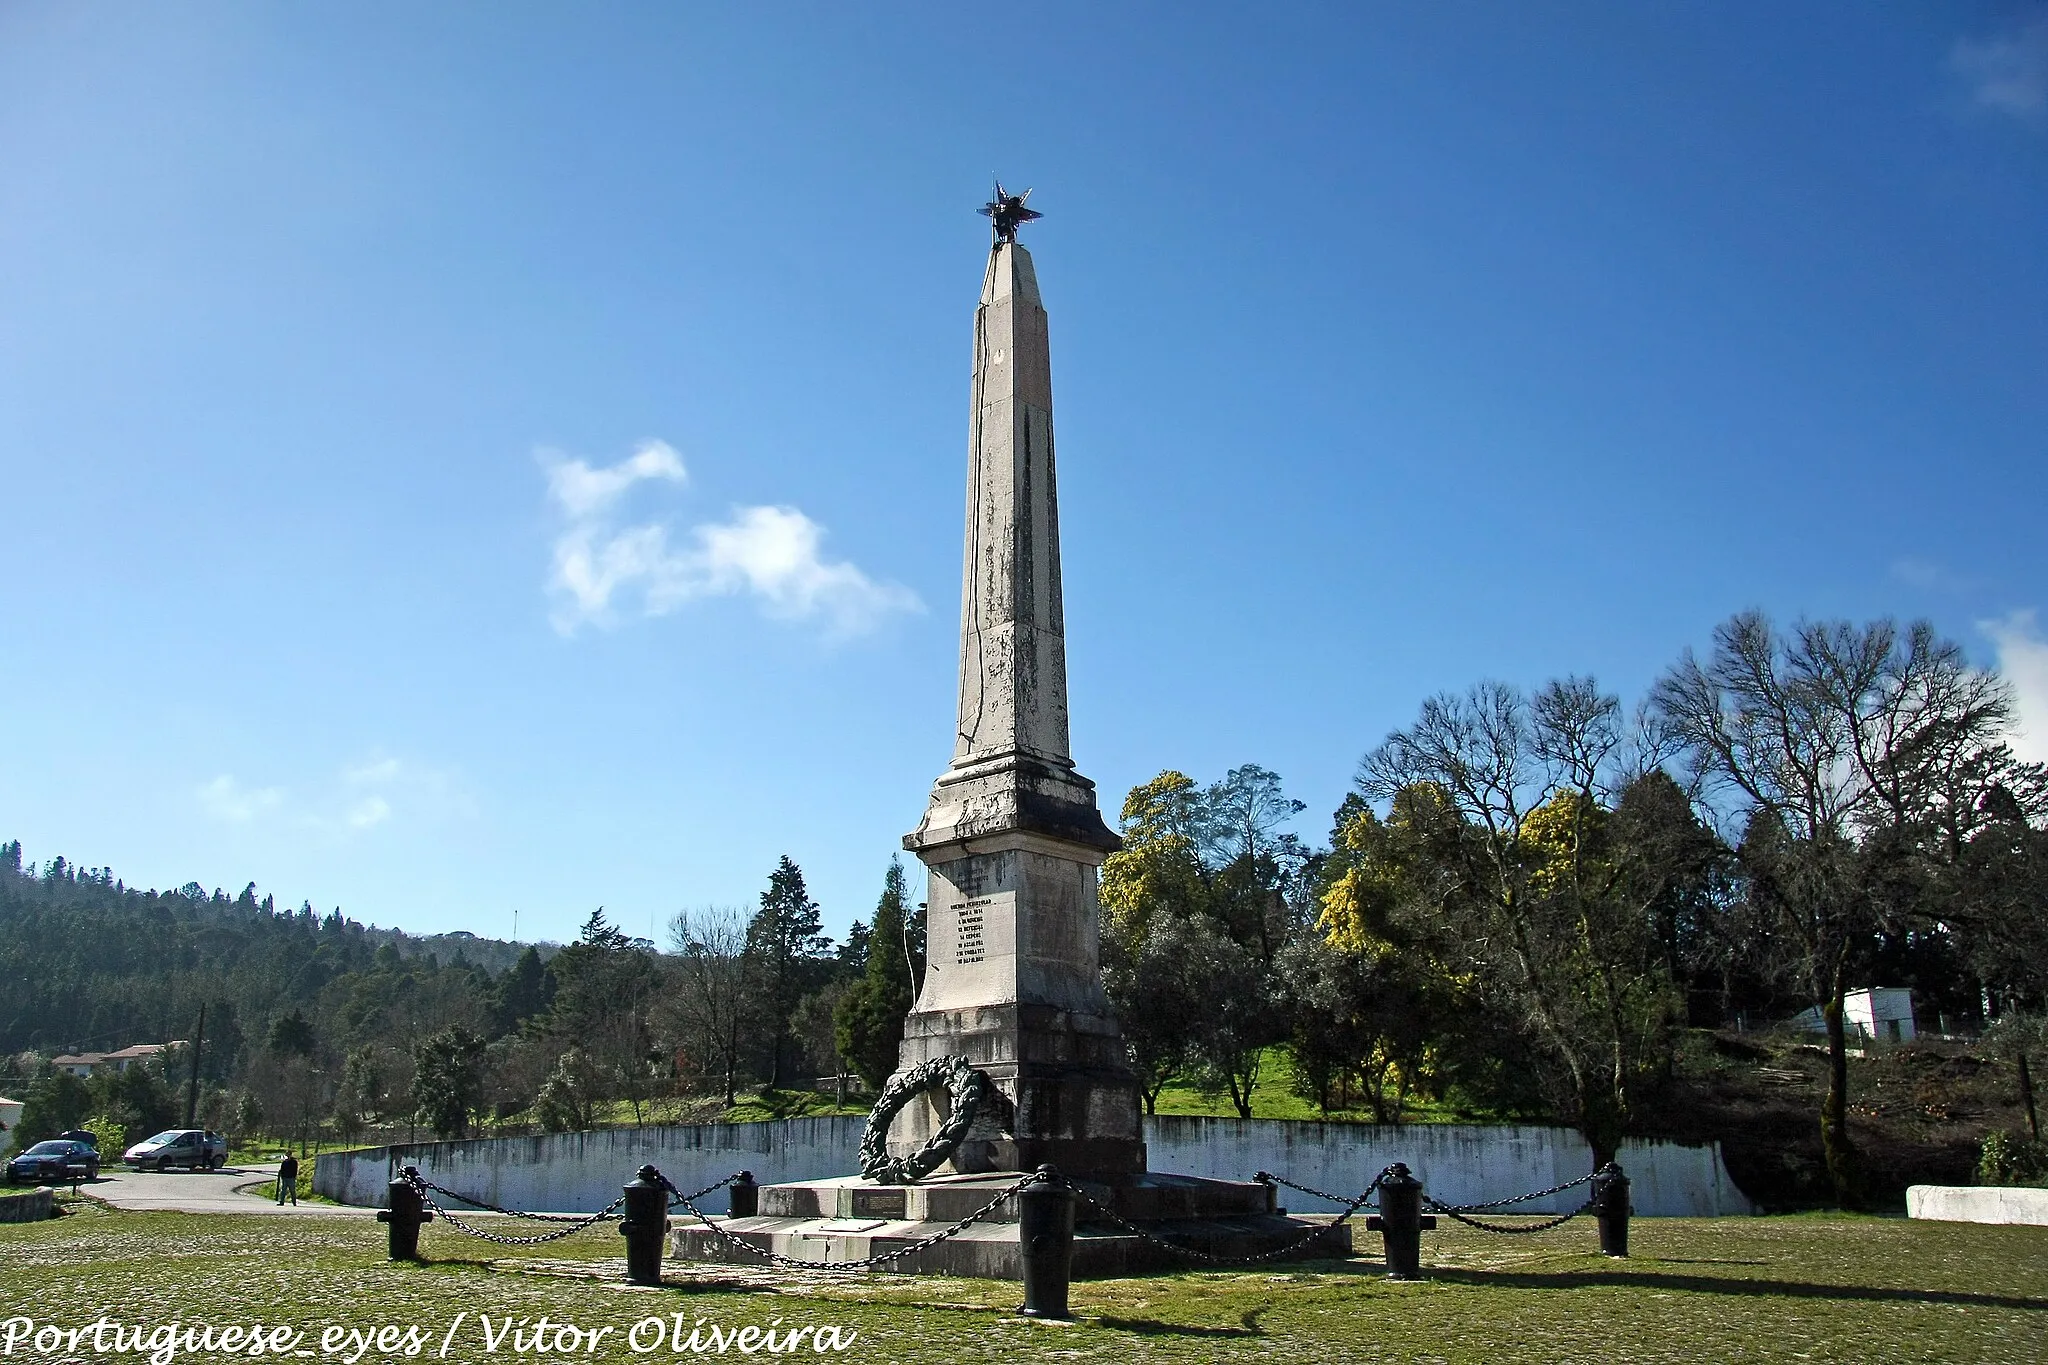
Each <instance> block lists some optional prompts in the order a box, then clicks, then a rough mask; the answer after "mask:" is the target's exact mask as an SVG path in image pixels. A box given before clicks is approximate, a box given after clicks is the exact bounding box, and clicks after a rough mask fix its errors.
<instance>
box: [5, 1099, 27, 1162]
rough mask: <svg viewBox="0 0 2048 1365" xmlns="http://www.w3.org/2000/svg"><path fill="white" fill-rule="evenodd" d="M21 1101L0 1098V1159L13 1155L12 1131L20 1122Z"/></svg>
mask: <svg viewBox="0 0 2048 1365" xmlns="http://www.w3.org/2000/svg"><path fill="white" fill-rule="evenodd" d="M22 1108H23V1104H22V1101H20V1100H10V1099H5V1098H0V1157H5V1156H9V1155H11V1154H12V1153H13V1151H14V1147H15V1142H14V1129H15V1127H16V1126H17V1125H18V1124H20V1122H21V1111H22Z"/></svg>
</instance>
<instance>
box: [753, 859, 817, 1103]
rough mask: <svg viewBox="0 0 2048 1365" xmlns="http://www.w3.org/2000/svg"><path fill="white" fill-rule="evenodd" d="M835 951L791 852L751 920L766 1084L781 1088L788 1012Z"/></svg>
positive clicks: (793, 1008) (786, 1040) (756, 995)
mask: <svg viewBox="0 0 2048 1365" xmlns="http://www.w3.org/2000/svg"><path fill="white" fill-rule="evenodd" d="M831 951H832V940H831V939H829V938H827V937H826V936H825V933H824V930H823V927H822V925H821V923H820V921H819V919H818V904H817V902H816V901H814V900H812V899H811V895H810V892H809V891H808V890H806V889H805V887H804V874H803V871H802V869H800V868H799V867H798V866H797V865H796V864H795V863H793V862H791V861H790V860H789V857H788V855H787V854H785V855H784V856H783V858H782V861H781V862H780V863H778V864H777V865H776V868H775V871H774V872H773V873H771V874H770V875H769V877H768V889H767V890H766V891H763V892H762V893H761V908H760V910H759V911H757V912H756V913H755V915H754V918H753V920H752V921H751V922H750V923H749V924H748V925H747V961H748V965H749V967H750V969H751V972H750V974H751V975H752V977H753V982H754V990H753V992H752V994H753V995H754V999H755V1005H756V1008H757V1011H758V1012H759V1014H761V1015H763V1016H765V1018H763V1020H762V1022H763V1024H764V1025H765V1026H766V1027H767V1029H768V1031H769V1037H770V1038H771V1040H772V1041H771V1044H770V1055H769V1059H768V1088H769V1089H771V1090H776V1089H780V1088H781V1086H782V1081H783V1067H782V1063H783V1055H784V1053H785V1052H787V1051H788V1043H789V1016H790V1014H791V1013H792V1012H793V1011H795V1009H796V1006H797V1002H798V1001H800V1000H802V999H803V998H804V996H806V995H808V994H809V993H810V992H811V991H812V990H813V989H814V988H815V986H816V980H815V978H817V977H818V975H819V974H820V973H819V968H820V966H821V965H823V964H824V962H825V961H826V959H827V957H828V955H829V954H830V953H831Z"/></svg>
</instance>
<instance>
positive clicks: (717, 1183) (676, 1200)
mask: <svg viewBox="0 0 2048 1365" xmlns="http://www.w3.org/2000/svg"><path fill="white" fill-rule="evenodd" d="M745 1174H746V1172H745V1171H734V1172H733V1173H732V1174H731V1175H729V1176H727V1177H726V1178H725V1179H723V1180H714V1181H712V1182H711V1183H710V1184H709V1185H706V1186H705V1187H704V1188H703V1189H701V1190H698V1191H697V1192H696V1193H695V1194H683V1193H682V1192H680V1191H679V1190H677V1189H676V1187H675V1186H673V1185H670V1184H669V1182H668V1177H667V1176H663V1177H662V1178H661V1183H662V1184H663V1185H664V1186H666V1187H667V1189H668V1191H669V1201H668V1210H669V1212H670V1213H674V1212H675V1211H676V1210H677V1209H678V1208H680V1207H682V1206H683V1205H686V1204H688V1203H690V1202H691V1201H692V1200H697V1199H702V1198H703V1197H704V1196H705V1195H707V1194H717V1193H718V1192H719V1191H720V1190H722V1189H724V1188H725V1187H726V1186H727V1185H730V1184H732V1183H733V1181H735V1180H738V1179H739V1178H740V1177H741V1176H743V1175H745ZM691 1212H692V1213H694V1212H696V1210H695V1209H692V1210H691Z"/></svg>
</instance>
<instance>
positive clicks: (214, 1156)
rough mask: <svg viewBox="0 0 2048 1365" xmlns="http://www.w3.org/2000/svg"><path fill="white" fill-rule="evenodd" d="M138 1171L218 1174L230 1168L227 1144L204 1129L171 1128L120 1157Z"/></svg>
mask: <svg viewBox="0 0 2048 1365" xmlns="http://www.w3.org/2000/svg"><path fill="white" fill-rule="evenodd" d="M121 1160H123V1161H125V1162H127V1163H128V1164H129V1165H130V1166H133V1167H134V1168H135V1169H136V1170H138V1171H168V1170H173V1169H175V1168H177V1167H179V1166H182V1167H184V1168H185V1169H186V1170H188V1171H217V1170H219V1169H220V1168H221V1167H223V1166H225V1165H227V1164H228V1140H227V1139H226V1138H224V1137H222V1136H221V1135H220V1134H219V1133H212V1132H208V1131H206V1130H205V1129H203V1128H168V1129H165V1130H164V1131H163V1132H161V1133H158V1134H157V1135H156V1136H155V1137H153V1138H147V1139H144V1140H143V1141H141V1142H138V1143H136V1144H135V1145H134V1146H133V1147H130V1148H129V1149H128V1150H127V1151H126V1152H123V1153H122V1154H121Z"/></svg>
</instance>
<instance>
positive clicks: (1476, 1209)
mask: <svg viewBox="0 0 2048 1365" xmlns="http://www.w3.org/2000/svg"><path fill="white" fill-rule="evenodd" d="M1598 1174H1599V1172H1598V1171H1594V1172H1592V1173H1591V1174H1588V1175H1582V1176H1580V1177H1579V1178H1578V1179H1577V1180H1567V1181H1565V1182H1564V1184H1562V1185H1552V1186H1551V1187H1550V1188H1549V1189H1547V1190H1537V1191H1535V1192H1534V1193H1532V1194H1518V1195H1516V1196H1515V1197H1514V1198H1513V1199H1496V1200H1494V1201H1493V1202H1491V1203H1488V1204H1439V1203H1437V1202H1436V1201H1435V1200H1433V1199H1432V1200H1430V1205H1431V1207H1433V1208H1434V1209H1435V1210H1436V1211H1437V1212H1438V1213H1486V1212H1489V1211H1491V1210H1494V1209H1504V1208H1506V1207H1507V1206H1508V1205H1510V1204H1526V1203H1528V1202H1529V1201H1530V1200H1531V1199H1542V1198H1545V1197H1547V1196H1549V1195H1553V1194H1563V1193H1564V1192H1565V1191H1566V1190H1570V1189H1576V1188H1578V1187H1579V1186H1581V1185H1589V1184H1591V1183H1592V1181H1593V1177H1594V1176H1596V1175H1598ZM1587 1207H1589V1208H1590V1207H1591V1205H1588V1206H1587ZM1580 1212H1584V1210H1580Z"/></svg>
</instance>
